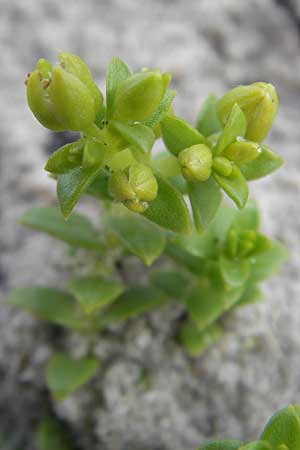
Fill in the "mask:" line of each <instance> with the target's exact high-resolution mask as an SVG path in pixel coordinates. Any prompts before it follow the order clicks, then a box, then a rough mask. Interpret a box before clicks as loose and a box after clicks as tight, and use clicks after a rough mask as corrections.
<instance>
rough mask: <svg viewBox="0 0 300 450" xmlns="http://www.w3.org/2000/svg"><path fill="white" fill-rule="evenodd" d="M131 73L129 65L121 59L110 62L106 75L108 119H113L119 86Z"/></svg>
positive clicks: (113, 59)
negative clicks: (115, 98)
mask: <svg viewBox="0 0 300 450" xmlns="http://www.w3.org/2000/svg"><path fill="white" fill-rule="evenodd" d="M130 75H131V72H130V70H129V68H128V67H127V65H126V64H125V63H124V62H123V61H122V60H121V59H120V58H112V59H111V60H110V62H109V65H108V68H107V73H106V104H107V117H108V118H109V117H111V115H112V112H113V103H114V97H115V93H116V90H117V88H118V86H119V85H120V84H121V83H122V82H123V81H125V80H127V78H129V76H130Z"/></svg>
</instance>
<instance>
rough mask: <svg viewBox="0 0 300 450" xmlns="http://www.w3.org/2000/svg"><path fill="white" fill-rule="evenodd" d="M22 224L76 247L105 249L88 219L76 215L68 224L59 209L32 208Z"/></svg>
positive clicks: (22, 220) (23, 217)
mask: <svg viewBox="0 0 300 450" xmlns="http://www.w3.org/2000/svg"><path fill="white" fill-rule="evenodd" d="M20 222H21V224H22V225H25V226H27V227H30V228H33V229H34V230H38V231H41V232H43V233H47V234H49V235H50V236H53V237H55V238H57V239H61V240H62V241H65V242H67V243H68V244H70V245H72V246H74V247H82V248H87V249H89V250H96V251H99V250H101V249H103V242H102V240H101V239H100V236H99V231H98V230H96V228H94V226H93V225H92V224H91V222H90V221H89V220H88V219H87V217H85V216H82V215H80V214H75V213H74V214H73V215H72V216H71V217H70V219H69V220H68V222H66V221H65V220H64V218H63V217H62V215H61V213H60V211H59V210H58V209H57V208H31V209H29V210H28V211H26V212H25V214H23V216H22V217H21V219H20Z"/></svg>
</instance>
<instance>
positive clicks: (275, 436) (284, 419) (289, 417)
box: [261, 405, 300, 450]
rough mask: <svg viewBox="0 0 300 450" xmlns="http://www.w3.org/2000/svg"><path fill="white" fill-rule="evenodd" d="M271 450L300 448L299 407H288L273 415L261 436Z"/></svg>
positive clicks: (295, 449) (294, 449)
mask: <svg viewBox="0 0 300 450" xmlns="http://www.w3.org/2000/svg"><path fill="white" fill-rule="evenodd" d="M261 439H262V440H266V441H268V442H269V443H270V444H271V446H272V448H278V447H279V446H280V445H286V446H287V447H288V449H289V450H298V449H299V448H300V406H298V405H289V406H288V407H287V408H284V409H282V410H280V411H278V412H277V413H275V414H274V415H273V416H272V417H271V419H270V420H269V421H268V423H267V425H266V426H265V429H264V431H263V433H262V435H261Z"/></svg>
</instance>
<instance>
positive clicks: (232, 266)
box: [220, 255, 250, 288]
mask: <svg viewBox="0 0 300 450" xmlns="http://www.w3.org/2000/svg"><path fill="white" fill-rule="evenodd" d="M220 269H221V273H222V276H223V279H224V281H225V283H226V284H227V285H228V286H230V287H232V288H235V287H239V286H243V285H244V284H245V283H246V281H247V278H248V277H249V272H250V263H249V261H248V260H247V259H237V260H236V259H229V258H227V256H225V255H221V256H220Z"/></svg>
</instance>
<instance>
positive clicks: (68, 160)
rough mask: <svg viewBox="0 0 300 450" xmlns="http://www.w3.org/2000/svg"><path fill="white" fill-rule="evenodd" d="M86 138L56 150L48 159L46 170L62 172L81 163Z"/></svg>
mask: <svg viewBox="0 0 300 450" xmlns="http://www.w3.org/2000/svg"><path fill="white" fill-rule="evenodd" d="M84 145H85V141H84V140H79V141H77V142H71V143H70V144H66V145H64V146H63V147H60V148H59V149H58V150H56V151H55V152H54V153H52V155H51V156H50V158H49V159H48V161H47V163H46V165H45V170H47V172H51V173H55V174H62V173H66V172H69V171H70V170H72V169H75V168H76V167H78V166H80V165H81V161H82V153H83V148H84Z"/></svg>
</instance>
